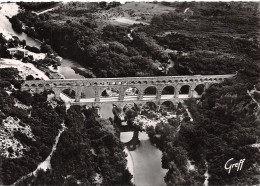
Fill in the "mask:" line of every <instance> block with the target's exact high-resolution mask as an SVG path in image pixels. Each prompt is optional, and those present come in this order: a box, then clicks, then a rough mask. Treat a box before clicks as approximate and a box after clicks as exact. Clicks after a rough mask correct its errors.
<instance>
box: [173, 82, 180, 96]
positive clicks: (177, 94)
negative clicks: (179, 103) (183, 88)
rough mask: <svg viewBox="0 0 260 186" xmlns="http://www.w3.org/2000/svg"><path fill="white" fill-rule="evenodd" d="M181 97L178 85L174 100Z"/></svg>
mask: <svg viewBox="0 0 260 186" xmlns="http://www.w3.org/2000/svg"><path fill="white" fill-rule="evenodd" d="M179 95H180V86H178V85H177V86H176V87H175V91H174V98H179Z"/></svg>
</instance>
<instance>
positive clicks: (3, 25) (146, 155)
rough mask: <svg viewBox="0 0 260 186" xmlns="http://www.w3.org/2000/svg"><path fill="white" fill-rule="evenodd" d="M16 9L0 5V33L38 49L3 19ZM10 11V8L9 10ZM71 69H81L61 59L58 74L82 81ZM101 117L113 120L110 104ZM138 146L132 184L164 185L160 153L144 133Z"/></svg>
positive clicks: (130, 160) (131, 159)
mask: <svg viewBox="0 0 260 186" xmlns="http://www.w3.org/2000/svg"><path fill="white" fill-rule="evenodd" d="M11 4H12V6H13V9H16V10H15V11H14V12H12V14H8V13H7V10H8V6H6V4H0V6H1V7H2V9H1V10H0V20H1V21H0V33H4V34H8V33H9V34H11V35H14V36H17V37H18V38H19V39H21V40H23V39H24V40H26V43H27V44H28V45H30V46H36V47H40V42H38V41H36V40H34V39H32V38H30V37H29V36H27V34H25V33H22V34H18V33H16V32H15V31H14V30H13V28H12V25H11V24H10V22H9V20H8V19H7V18H6V17H5V16H6V15H8V16H10V17H11V16H13V15H15V14H17V12H18V8H19V7H18V6H17V5H16V4H15V3H10V4H9V5H11ZM9 9H10V8H9ZM73 68H83V67H82V66H81V65H80V64H79V63H77V62H75V61H73V60H70V59H63V60H62V61H61V66H60V67H59V72H60V73H61V74H62V75H63V76H64V77H65V78H66V79H82V78H84V77H83V76H82V75H80V74H78V73H76V72H75V71H74V70H73ZM100 113H101V116H102V117H103V118H104V119H107V118H109V117H111V118H113V117H114V115H113V113H112V104H109V103H106V104H103V105H102V107H101V110H100ZM121 137H122V138H124V139H125V140H126V141H130V140H131V138H132V133H131V132H130V133H121ZM139 139H140V146H139V147H137V149H136V150H134V151H128V154H129V155H130V156H131V157H128V158H127V160H128V167H130V168H129V169H130V172H131V173H132V174H133V175H134V178H133V183H134V184H135V185H137V186H138V185H142V186H145V185H149V186H162V185H166V184H165V182H164V176H165V174H166V172H167V170H165V169H162V167H161V157H162V153H161V151H160V150H158V149H157V148H156V147H154V146H153V145H151V143H150V140H149V137H148V136H147V134H146V133H139Z"/></svg>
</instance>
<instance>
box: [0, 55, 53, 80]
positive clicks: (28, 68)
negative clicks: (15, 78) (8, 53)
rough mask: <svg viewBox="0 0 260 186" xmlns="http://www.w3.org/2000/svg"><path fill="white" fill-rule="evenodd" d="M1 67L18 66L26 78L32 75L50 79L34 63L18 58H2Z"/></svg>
mask: <svg viewBox="0 0 260 186" xmlns="http://www.w3.org/2000/svg"><path fill="white" fill-rule="evenodd" d="M0 68H17V69H18V71H19V75H20V76H21V77H22V78H23V79H26V77H27V76H29V75H32V76H33V77H34V78H39V79H44V80H48V79H49V77H48V76H47V75H46V74H45V73H44V72H43V71H41V70H39V69H38V68H36V67H35V66H34V65H33V64H32V63H23V62H21V61H20V60H16V59H5V58H0Z"/></svg>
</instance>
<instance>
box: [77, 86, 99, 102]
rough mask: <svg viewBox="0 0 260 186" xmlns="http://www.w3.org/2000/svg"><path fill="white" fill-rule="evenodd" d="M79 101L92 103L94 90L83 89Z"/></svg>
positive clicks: (91, 88) (90, 88)
mask: <svg viewBox="0 0 260 186" xmlns="http://www.w3.org/2000/svg"><path fill="white" fill-rule="evenodd" d="M80 100H81V101H82V102H94V101H95V89H94V88H93V87H87V88H83V89H82V90H81V95H80Z"/></svg>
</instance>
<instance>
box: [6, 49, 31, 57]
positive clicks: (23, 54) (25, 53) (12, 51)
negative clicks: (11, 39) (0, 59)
mask: <svg viewBox="0 0 260 186" xmlns="http://www.w3.org/2000/svg"><path fill="white" fill-rule="evenodd" d="M7 50H8V52H9V54H10V55H11V56H13V55H15V54H16V55H18V56H21V57H28V50H25V49H23V48H8V49H7Z"/></svg>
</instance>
